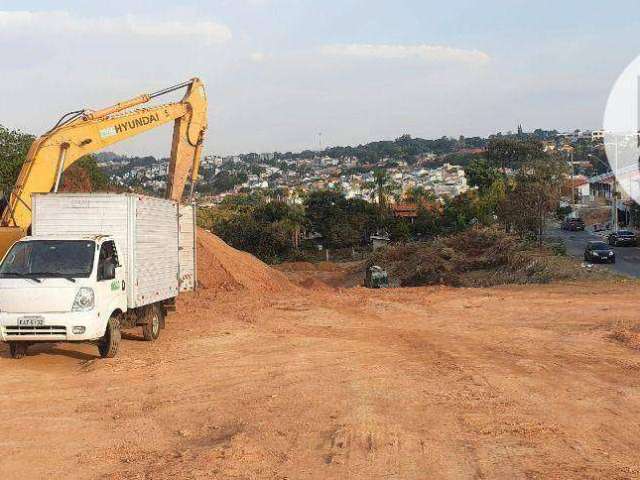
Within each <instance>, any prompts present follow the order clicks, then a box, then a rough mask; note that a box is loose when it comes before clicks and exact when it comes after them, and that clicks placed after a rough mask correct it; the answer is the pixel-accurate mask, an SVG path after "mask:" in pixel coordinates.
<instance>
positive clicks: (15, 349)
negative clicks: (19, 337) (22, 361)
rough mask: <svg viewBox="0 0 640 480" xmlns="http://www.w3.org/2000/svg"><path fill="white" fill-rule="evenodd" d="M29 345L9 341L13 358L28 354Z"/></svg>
mask: <svg viewBox="0 0 640 480" xmlns="http://www.w3.org/2000/svg"><path fill="white" fill-rule="evenodd" d="M28 347H29V345H27V344H26V343H22V342H9V353H10V354H11V358H22V357H24V356H25V355H26V354H27V348H28Z"/></svg>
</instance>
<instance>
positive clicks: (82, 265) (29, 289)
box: [0, 235, 127, 357]
mask: <svg viewBox="0 0 640 480" xmlns="http://www.w3.org/2000/svg"><path fill="white" fill-rule="evenodd" d="M119 251H120V249H119V245H118V244H117V241H116V240H115V239H114V238H112V237H110V236H106V235H95V236H80V237H69V236H64V237H62V236H61V237H56V236H49V235H48V236H46V237H45V236H43V237H39V236H31V237H25V238H23V239H21V240H19V241H18V242H16V243H14V244H13V246H12V247H11V248H10V249H9V251H8V252H7V253H6V255H5V256H4V258H3V260H2V263H1V264H0V340H2V341H3V342H8V343H9V346H10V351H11V354H12V356H14V357H20V356H23V355H24V354H25V353H26V349H27V347H28V346H29V345H30V344H32V343H36V342H61V341H64V342H98V344H99V346H100V342H101V341H102V342H103V343H104V341H105V335H107V334H108V333H109V331H108V330H109V328H108V327H109V325H108V324H109V322H110V320H111V319H114V318H116V317H117V318H122V316H123V315H124V314H125V313H126V312H127V291H126V289H127V285H126V283H125V278H126V276H125V272H124V267H123V265H121V262H120V259H119V255H118V253H119ZM118 333H119V332H118ZM106 340H109V341H110V340H111V339H106ZM103 350H104V349H101V351H100V353H101V354H102V353H103ZM107 353H109V352H107ZM103 356H108V355H103Z"/></svg>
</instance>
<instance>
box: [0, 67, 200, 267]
mask: <svg viewBox="0 0 640 480" xmlns="http://www.w3.org/2000/svg"><path fill="white" fill-rule="evenodd" d="M182 88H186V93H185V95H184V97H183V98H182V100H180V101H179V102H173V103H167V104H164V105H158V106H153V107H149V108H135V107H137V106H139V105H142V104H144V103H147V102H150V101H151V100H152V99H154V98H157V97H159V96H161V95H165V94H168V93H170V92H173V91H176V90H179V89H182ZM170 121H174V122H175V123H174V127H173V142H172V146H171V157H170V160H169V175H168V179H167V195H166V196H167V198H170V199H172V200H175V201H177V202H180V201H181V200H182V196H183V193H184V188H185V184H186V181H187V178H188V177H189V176H190V177H191V196H193V189H194V186H195V183H196V179H197V177H198V170H199V168H200V156H201V154H202V145H203V141H204V134H205V131H206V129H207V97H206V93H205V90H204V84H203V83H202V81H200V79H198V78H192V79H191V80H188V81H186V82H183V83H180V84H178V85H174V86H172V87H169V88H165V89H163V90H159V91H157V92H154V93H150V94H143V95H139V96H137V97H134V98H132V99H130V100H126V101H124V102H120V103H117V104H115V105H112V106H110V107H107V108H103V109H101V110H95V111H93V110H86V109H84V110H78V111H75V112H70V113H67V114H66V115H64V116H63V117H62V118H60V120H59V121H58V123H56V125H55V126H54V127H53V128H52V129H51V130H49V131H48V132H47V133H45V134H44V135H42V136H41V137H39V138H38V139H36V140H35V141H34V142H33V144H32V145H31V148H30V149H29V152H28V153H27V158H26V160H25V162H24V164H23V166H22V170H21V171H20V174H19V176H18V180H17V182H16V185H15V187H14V188H13V191H12V192H11V195H10V196H9V198H8V199H7V207H6V208H5V209H4V211H3V213H2V217H1V219H0V258H2V257H3V256H4V254H5V252H6V251H7V250H8V249H9V247H10V246H11V245H12V244H13V242H14V241H16V240H17V239H19V238H22V237H24V236H25V235H27V233H28V231H29V227H30V226H31V195H32V194H33V193H47V192H51V191H52V190H53V191H54V192H55V191H57V190H58V187H59V186H60V180H61V178H62V174H63V172H64V171H65V170H66V169H67V168H69V167H70V166H71V165H73V163H74V162H76V161H77V160H78V159H80V158H81V157H83V156H84V155H88V154H90V153H93V152H96V151H98V150H101V149H103V148H105V147H107V146H109V145H112V144H114V143H117V142H120V141H122V140H126V139H127V138H131V137H133V136H135V135H138V134H140V133H143V132H146V131H149V130H152V129H154V128H156V127H158V126H160V125H163V124H165V123H168V122H170Z"/></svg>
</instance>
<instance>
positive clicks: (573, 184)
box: [570, 150, 576, 208]
mask: <svg viewBox="0 0 640 480" xmlns="http://www.w3.org/2000/svg"><path fill="white" fill-rule="evenodd" d="M570 163H571V208H573V205H575V204H576V166H575V165H574V164H573V150H571V155H570Z"/></svg>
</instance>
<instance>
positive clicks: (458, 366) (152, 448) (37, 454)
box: [0, 238, 640, 480]
mask: <svg viewBox="0 0 640 480" xmlns="http://www.w3.org/2000/svg"><path fill="white" fill-rule="evenodd" d="M200 241H201V249H202V248H203V247H204V249H206V248H207V247H210V248H212V246H215V245H214V244H215V240H214V239H212V238H204V239H202V238H201V239H200ZM227 253H228V252H227ZM233 255H234V254H232V253H229V255H228V256H226V257H225V256H224V255H221V256H220V257H219V258H218V257H216V258H209V263H208V264H206V265H205V267H206V269H207V271H210V272H213V274H211V275H209V276H207V274H206V272H203V275H202V288H201V289H200V290H199V292H198V293H196V294H189V295H185V296H184V297H182V298H181V300H180V301H179V305H178V311H177V313H173V314H171V315H170V316H169V318H168V320H167V328H166V330H164V331H163V332H162V336H161V338H160V339H159V340H158V341H157V342H155V343H146V342H143V341H141V340H140V334H139V332H131V333H130V334H128V335H127V336H126V337H125V341H123V343H122V344H121V351H120V353H119V355H118V357H117V358H115V359H112V360H101V359H98V358H96V355H97V349H96V348H95V347H93V346H91V345H62V344H61V345H56V346H50V345H49V346H46V345H41V346H35V347H32V348H31V349H30V354H29V356H28V357H26V358H24V359H22V360H12V359H10V358H8V352H7V348H6V347H5V346H1V347H0V372H1V376H0V412H2V421H1V422H0V449H1V451H2V455H0V473H1V475H0V478H7V479H41V478H55V479H58V478H60V479H173V480H177V479H263V478H264V479H323V480H324V479H637V478H640V455H639V454H638V452H639V451H640V351H639V350H637V349H634V348H632V347H631V346H629V345H626V344H623V343H621V342H619V341H618V340H616V336H615V335H613V334H612V332H614V331H615V329H616V327H617V326H618V325H621V324H625V325H626V324H630V323H633V322H637V318H638V300H637V299H638V284H637V283H636V282H626V283H624V282H623V283H620V284H616V285H614V284H612V283H577V284H555V285H545V286H518V287H502V288H492V289H454V288H443V287H428V288H413V289H401V290H400V289H392V290H385V291H371V290H365V289H362V288H350V289H336V288H332V287H331V286H328V285H326V284H323V285H320V286H318V288H315V287H314V286H313V285H306V286H304V285H303V286H298V285H293V284H290V283H289V281H290V280H288V279H287V277H286V276H285V275H286V273H284V274H283V273H277V272H274V273H273V276H271V277H270V278H267V276H266V274H267V273H268V270H267V267H263V266H261V265H258V264H257V263H252V262H253V260H252V259H251V257H248V256H243V257H242V262H245V263H244V264H243V268H238V269H233V265H234V264H235V262H236V261H238V260H237V259H235V258H233ZM205 260H206V259H202V261H201V267H202V266H203V263H205ZM205 267H203V268H205ZM285 270H286V269H285ZM291 270H292V271H293V270H295V269H291ZM298 270H300V269H298ZM298 273H299V272H298ZM221 278H222V280H216V279H221ZM250 278H254V279H255V278H258V279H260V278H262V279H263V280H264V288H263V287H261V285H260V282H257V283H254V284H251V283H250V282H249V279H250ZM292 278H293V280H296V281H297V280H299V275H297V276H293V277H292ZM305 278H306V277H305Z"/></svg>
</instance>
